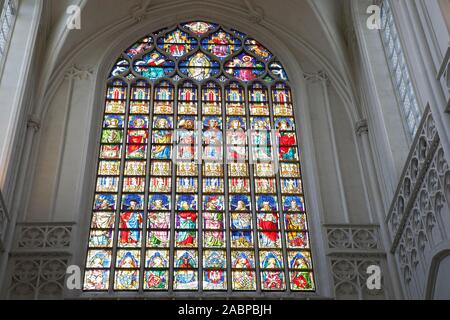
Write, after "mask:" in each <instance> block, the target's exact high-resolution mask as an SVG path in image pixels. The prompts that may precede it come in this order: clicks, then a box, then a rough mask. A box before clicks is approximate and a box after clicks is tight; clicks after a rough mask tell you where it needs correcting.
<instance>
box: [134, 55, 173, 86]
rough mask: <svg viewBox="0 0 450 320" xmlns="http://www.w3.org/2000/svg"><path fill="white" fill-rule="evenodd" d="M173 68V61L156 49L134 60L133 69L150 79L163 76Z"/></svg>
mask: <svg viewBox="0 0 450 320" xmlns="http://www.w3.org/2000/svg"><path fill="white" fill-rule="evenodd" d="M174 70H175V63H174V62H173V61H171V60H168V59H167V58H166V57H164V56H163V55H162V54H161V53H159V52H157V51H153V52H151V53H148V54H146V55H144V56H143V57H142V59H138V60H136V61H135V62H134V71H136V72H137V73H139V74H140V75H142V76H143V77H145V78H148V79H151V80H156V79H159V78H162V77H165V76H167V75H169V74H170V73H172V72H173V71H174Z"/></svg>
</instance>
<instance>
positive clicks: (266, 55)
mask: <svg viewBox="0 0 450 320" xmlns="http://www.w3.org/2000/svg"><path fill="white" fill-rule="evenodd" d="M245 48H246V49H247V50H248V51H250V52H252V53H253V54H255V55H257V56H258V57H259V58H261V59H263V60H264V61H269V60H270V59H272V57H273V55H272V53H271V52H270V51H269V50H267V49H266V48H265V47H264V46H263V45H262V44H261V43H259V42H258V41H256V40H255V39H247V40H245Z"/></svg>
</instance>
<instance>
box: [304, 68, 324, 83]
mask: <svg viewBox="0 0 450 320" xmlns="http://www.w3.org/2000/svg"><path fill="white" fill-rule="evenodd" d="M303 77H304V78H305V80H306V81H307V82H310V83H316V82H322V81H325V82H326V83H327V84H328V83H329V81H330V78H329V77H328V74H327V73H326V72H325V71H322V70H320V71H318V72H315V73H307V72H305V73H304V74H303Z"/></svg>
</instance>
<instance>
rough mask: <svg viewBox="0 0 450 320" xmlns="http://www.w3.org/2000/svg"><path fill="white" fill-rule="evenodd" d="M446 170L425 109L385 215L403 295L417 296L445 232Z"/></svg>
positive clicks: (448, 211) (449, 200)
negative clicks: (434, 251) (403, 290)
mask: <svg viewBox="0 0 450 320" xmlns="http://www.w3.org/2000/svg"><path fill="white" fill-rule="evenodd" d="M449 204H450V170H449V166H448V163H447V160H446V158H445V154H444V150H443V148H442V145H441V143H440V138H439V134H438V132H437V129H436V126H435V122H434V120H433V116H432V114H431V112H430V109H429V108H427V110H426V112H425V114H424V117H423V119H422V122H421V125H420V127H419V130H418V133H417V136H416V138H415V140H414V144H413V147H412V149H411V152H410V154H409V157H408V160H407V164H406V167H405V169H404V171H403V173H402V176H401V179H400V183H399V186H398V188H397V191H396V193H395V196H394V200H393V202H392V205H391V207H390V210H389V214H388V217H387V225H388V229H389V232H390V235H391V240H392V246H391V248H390V250H391V253H392V254H394V255H395V258H396V260H397V263H398V268H399V273H400V275H401V277H402V278H403V279H401V280H402V282H403V285H404V288H405V291H406V292H405V293H406V297H407V298H416V299H422V298H424V296H425V290H426V289H425V288H426V286H427V279H426V277H427V275H426V274H427V270H428V267H429V265H430V263H431V260H432V258H433V249H434V248H436V247H437V246H438V245H439V244H440V243H442V242H444V241H447V240H448V239H449V235H450V205H449Z"/></svg>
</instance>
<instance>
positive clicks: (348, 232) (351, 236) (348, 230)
mask: <svg viewBox="0 0 450 320" xmlns="http://www.w3.org/2000/svg"><path fill="white" fill-rule="evenodd" d="M326 232H327V237H328V248H329V249H332V250H364V251H368V250H380V249H381V248H380V243H379V232H378V226H352V225H328V226H326Z"/></svg>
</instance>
